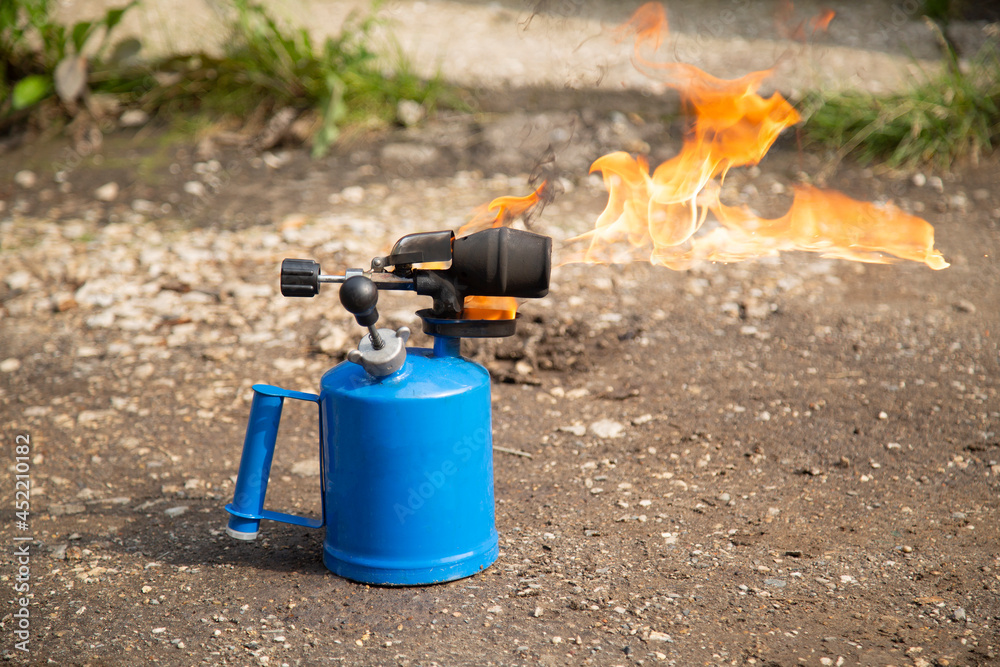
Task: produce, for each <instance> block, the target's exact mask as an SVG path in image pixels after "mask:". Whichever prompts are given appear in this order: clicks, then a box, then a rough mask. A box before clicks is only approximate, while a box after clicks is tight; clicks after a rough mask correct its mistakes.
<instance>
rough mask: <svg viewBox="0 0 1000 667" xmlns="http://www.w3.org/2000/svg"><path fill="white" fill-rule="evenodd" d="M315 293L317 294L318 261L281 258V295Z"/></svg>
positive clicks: (309, 294)
mask: <svg viewBox="0 0 1000 667" xmlns="http://www.w3.org/2000/svg"><path fill="white" fill-rule="evenodd" d="M317 294H319V262H315V261H313V260H311V259H286V260H282V262H281V295H282V296H316V295H317Z"/></svg>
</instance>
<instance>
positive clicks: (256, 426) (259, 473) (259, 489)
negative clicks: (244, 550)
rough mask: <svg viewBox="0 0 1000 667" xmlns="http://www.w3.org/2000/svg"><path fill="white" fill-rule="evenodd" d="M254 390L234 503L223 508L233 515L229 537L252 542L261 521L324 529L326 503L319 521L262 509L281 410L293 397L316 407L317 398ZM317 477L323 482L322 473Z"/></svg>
mask: <svg viewBox="0 0 1000 667" xmlns="http://www.w3.org/2000/svg"><path fill="white" fill-rule="evenodd" d="M253 391H254V395H253V403H252V404H251V405H250V419H249V420H248V422H247V432H246V436H245V437H244V439H243V455H242V456H241V458H240V471H239V473H237V476H236V490H235V491H234V492H233V502H231V503H229V504H228V505H226V511H227V512H229V513H230V514H232V517H231V518H230V519H229V525H228V526H226V532H227V533H228V534H229V535H230V537H234V538H236V539H238V540H253V539H255V538H256V537H257V533H258V532H259V530H260V520H261V519H271V520H272V521H281V522H283V523H291V524H294V525H296V526H306V527H308V528H321V527H323V525H324V524H325V523H326V517H325V503H321V507H323V508H324V510H323V511H324V516H322V517H321V518H319V519H309V518H306V517H301V516H296V515H294V514H285V513H283V512H272V511H270V510H266V509H264V496H265V495H267V480H268V477H269V476H270V474H271V460H272V459H273V458H274V445H275V441H276V440H277V437H278V425H279V423H280V422H281V408H282V406H283V405H284V402H285V399H286V398H294V399H296V400H299V401H312V402H313V403H317V404H318V403H319V396H317V395H316V394H309V393H306V392H304V391H289V390H288V389H282V388H281V387H274V386H271V385H267V384H255V385H254V386H253ZM322 465H323V459H322V456H320V467H321V468H322ZM321 473H322V470H321ZM320 478H321V480H322V474H321V475H320ZM320 493H321V494H322V493H323V489H322V483H321V484H320Z"/></svg>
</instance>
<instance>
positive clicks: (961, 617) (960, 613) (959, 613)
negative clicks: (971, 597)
mask: <svg viewBox="0 0 1000 667" xmlns="http://www.w3.org/2000/svg"><path fill="white" fill-rule="evenodd" d="M951 617H952V618H953V619H955V620H956V621H959V622H962V621H965V620H966V616H965V609H963V608H962V607H956V608H955V611H953V612H951Z"/></svg>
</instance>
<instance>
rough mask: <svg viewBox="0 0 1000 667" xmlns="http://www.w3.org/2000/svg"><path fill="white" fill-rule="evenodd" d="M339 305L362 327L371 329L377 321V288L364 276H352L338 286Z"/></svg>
mask: <svg viewBox="0 0 1000 667" xmlns="http://www.w3.org/2000/svg"><path fill="white" fill-rule="evenodd" d="M340 303H342V304H344V308H346V309H347V311H348V312H349V313H352V314H353V315H354V319H356V320H357V321H358V324H360V325H361V326H363V327H372V326H374V325H375V323H376V322H377V321H378V310H376V308H375V304H376V303H378V287H376V286H375V283H374V282H372V281H371V279H370V278H366V277H365V276H352V277H350V278H348V279H347V280H345V281H344V284H343V285H341V286H340Z"/></svg>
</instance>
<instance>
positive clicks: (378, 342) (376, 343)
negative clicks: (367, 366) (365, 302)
mask: <svg viewBox="0 0 1000 667" xmlns="http://www.w3.org/2000/svg"><path fill="white" fill-rule="evenodd" d="M368 335H369V336H371V339H372V347H374V348H375V349H376V350H381V349H382V348H383V347H385V341H384V340H382V334H380V333H379V332H378V329H377V328H376V327H375V325H374V324H372V325H370V326H369V327H368Z"/></svg>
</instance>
